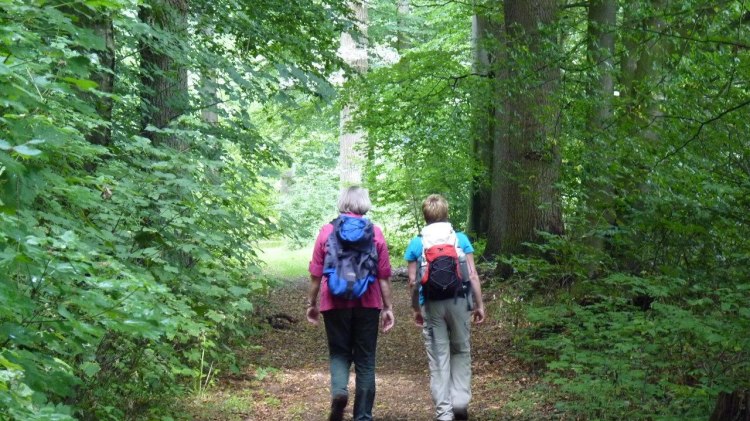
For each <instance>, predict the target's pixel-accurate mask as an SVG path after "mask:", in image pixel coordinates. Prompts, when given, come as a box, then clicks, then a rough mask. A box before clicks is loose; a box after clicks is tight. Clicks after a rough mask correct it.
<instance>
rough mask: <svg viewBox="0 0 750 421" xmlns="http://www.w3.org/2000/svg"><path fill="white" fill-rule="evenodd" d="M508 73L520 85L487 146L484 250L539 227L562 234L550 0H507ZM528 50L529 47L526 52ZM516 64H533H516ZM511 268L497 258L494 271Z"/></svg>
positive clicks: (508, 248) (529, 236)
mask: <svg viewBox="0 0 750 421" xmlns="http://www.w3.org/2000/svg"><path fill="white" fill-rule="evenodd" d="M504 5H505V27H506V35H507V39H508V50H509V51H512V54H509V57H524V56H526V58H529V56H528V54H531V55H533V56H534V57H535V59H534V60H526V61H523V58H521V59H520V60H519V59H515V60H513V62H509V63H508V77H509V80H510V81H511V82H512V83H513V84H514V85H515V86H516V87H517V88H518V89H519V90H518V91H516V92H514V93H513V94H511V95H510V96H509V97H508V98H507V101H506V106H505V107H504V110H503V113H502V114H503V115H501V116H500V117H502V118H503V119H504V120H503V121H504V122H507V127H506V129H505V130H504V131H503V132H502V134H501V135H500V136H499V137H498V138H497V139H496V141H495V145H494V148H493V151H494V162H493V171H492V173H493V177H492V193H491V202H492V206H491V211H490V212H491V214H490V215H491V224H490V230H489V236H488V239H487V253H489V254H501V255H510V254H518V253H521V254H523V253H527V252H528V250H527V249H526V247H524V245H523V244H524V243H526V242H537V241H538V240H539V234H538V231H543V232H549V233H553V234H562V233H563V231H564V229H563V221H562V207H561V198H560V192H559V191H558V189H557V186H556V184H557V182H558V180H559V178H560V151H559V148H558V144H557V140H558V139H557V137H558V136H557V126H556V122H557V119H558V117H559V112H560V111H559V107H557V106H556V104H555V93H556V90H557V87H558V84H559V79H560V70H559V68H558V67H557V66H556V64H555V62H554V58H553V57H551V56H550V55H548V54H546V52H545V51H544V46H545V45H553V44H555V43H556V38H555V34H554V32H553V31H548V29H549V28H545V30H547V32H543V31H542V29H543V28H544V27H546V26H548V25H550V24H551V23H552V22H553V21H554V19H555V15H556V11H557V10H556V1H555V0H532V1H527V0H506V1H505V3H504ZM526 52H528V53H526ZM519 66H533V68H531V69H528V68H527V69H524V70H525V71H523V72H520V71H519V70H520V67H519ZM508 269H509V268H506V267H504V266H503V265H500V266H499V269H498V271H499V274H500V275H503V276H504V275H508V271H507V270H508Z"/></svg>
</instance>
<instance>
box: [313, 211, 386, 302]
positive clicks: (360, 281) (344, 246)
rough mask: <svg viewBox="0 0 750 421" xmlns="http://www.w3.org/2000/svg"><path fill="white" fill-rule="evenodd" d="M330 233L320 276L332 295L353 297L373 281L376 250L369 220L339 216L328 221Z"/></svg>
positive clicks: (360, 295) (356, 297)
mask: <svg viewBox="0 0 750 421" xmlns="http://www.w3.org/2000/svg"><path fill="white" fill-rule="evenodd" d="M331 224H332V225H333V232H331V235H330V236H328V240H327V242H326V257H325V260H324V262H323V275H324V276H327V277H328V289H329V290H330V291H331V294H333V295H334V296H336V297H342V298H346V299H350V300H355V299H358V298H360V297H362V296H363V295H364V294H365V292H366V291H367V287H368V286H369V285H370V284H371V283H373V282H374V281H375V278H376V274H377V269H378V251H377V249H376V248H375V233H374V228H373V225H372V222H370V221H369V220H367V219H364V218H357V217H353V216H346V215H341V216H339V217H338V218H336V219H334V220H333V221H331Z"/></svg>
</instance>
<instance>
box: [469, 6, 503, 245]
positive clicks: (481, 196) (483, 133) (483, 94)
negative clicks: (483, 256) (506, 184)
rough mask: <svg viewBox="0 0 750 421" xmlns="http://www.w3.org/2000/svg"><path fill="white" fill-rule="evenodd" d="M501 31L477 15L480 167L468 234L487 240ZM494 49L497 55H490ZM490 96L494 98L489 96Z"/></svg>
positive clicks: (476, 137)
mask: <svg viewBox="0 0 750 421" xmlns="http://www.w3.org/2000/svg"><path fill="white" fill-rule="evenodd" d="M500 30H502V27H501V26H500V25H498V24H497V23H494V22H492V21H491V20H490V19H489V18H488V17H487V16H483V15H480V14H475V15H474V16H473V17H472V22H471V44H472V50H473V56H474V60H473V65H472V71H473V73H474V74H476V75H478V76H479V77H480V79H479V81H480V82H479V87H481V91H480V92H477V93H476V95H475V99H474V106H473V108H474V110H473V113H474V116H473V118H472V124H473V127H472V132H473V144H472V146H473V152H474V159H475V161H476V163H477V166H478V167H479V171H477V172H476V173H475V178H474V181H473V187H472V197H471V201H470V203H469V213H468V214H469V221H468V227H469V229H468V230H469V231H470V232H472V233H474V234H475V235H476V236H477V237H480V238H486V237H487V232H488V230H489V226H490V191H491V189H490V178H491V171H492V158H493V156H492V148H493V144H494V141H495V130H496V127H497V124H496V119H495V109H496V105H497V97H498V95H497V93H496V92H494V91H495V89H496V85H497V84H496V83H495V82H496V81H495V80H494V78H495V76H496V73H497V72H496V71H495V69H494V66H495V65H496V61H497V58H498V57H500V56H502V54H503V53H504V51H503V48H502V44H501V43H500V39H499V38H500ZM490 47H494V54H493V53H491V52H490ZM487 92H492V94H490V95H487Z"/></svg>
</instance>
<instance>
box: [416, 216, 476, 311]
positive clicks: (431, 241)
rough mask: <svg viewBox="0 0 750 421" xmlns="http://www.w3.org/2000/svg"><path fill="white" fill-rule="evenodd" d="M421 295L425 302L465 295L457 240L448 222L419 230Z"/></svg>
mask: <svg viewBox="0 0 750 421" xmlns="http://www.w3.org/2000/svg"><path fill="white" fill-rule="evenodd" d="M422 245H423V248H422V254H423V257H422V260H423V261H422V268H423V270H422V279H421V282H422V292H423V294H424V297H425V299H426V300H433V301H434V300H444V299H447V298H456V297H459V296H463V294H464V293H465V288H466V286H465V282H464V281H467V280H465V279H463V277H462V276H461V267H460V259H459V255H462V254H463V251H462V250H459V248H458V238H457V237H456V233H455V232H454V231H453V228H452V227H451V225H450V224H449V223H447V222H439V223H434V224H430V225H428V226H427V227H425V229H423V230H422Z"/></svg>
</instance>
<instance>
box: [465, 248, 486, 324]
mask: <svg viewBox="0 0 750 421" xmlns="http://www.w3.org/2000/svg"><path fill="white" fill-rule="evenodd" d="M466 263H467V264H468V267H469V281H470V283H471V291H472V295H473V296H474V301H475V306H474V316H473V318H474V323H482V322H483V321H484V300H483V299H482V284H481V283H480V282H479V274H478V273H477V268H476V266H475V265H474V253H469V254H467V255H466Z"/></svg>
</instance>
